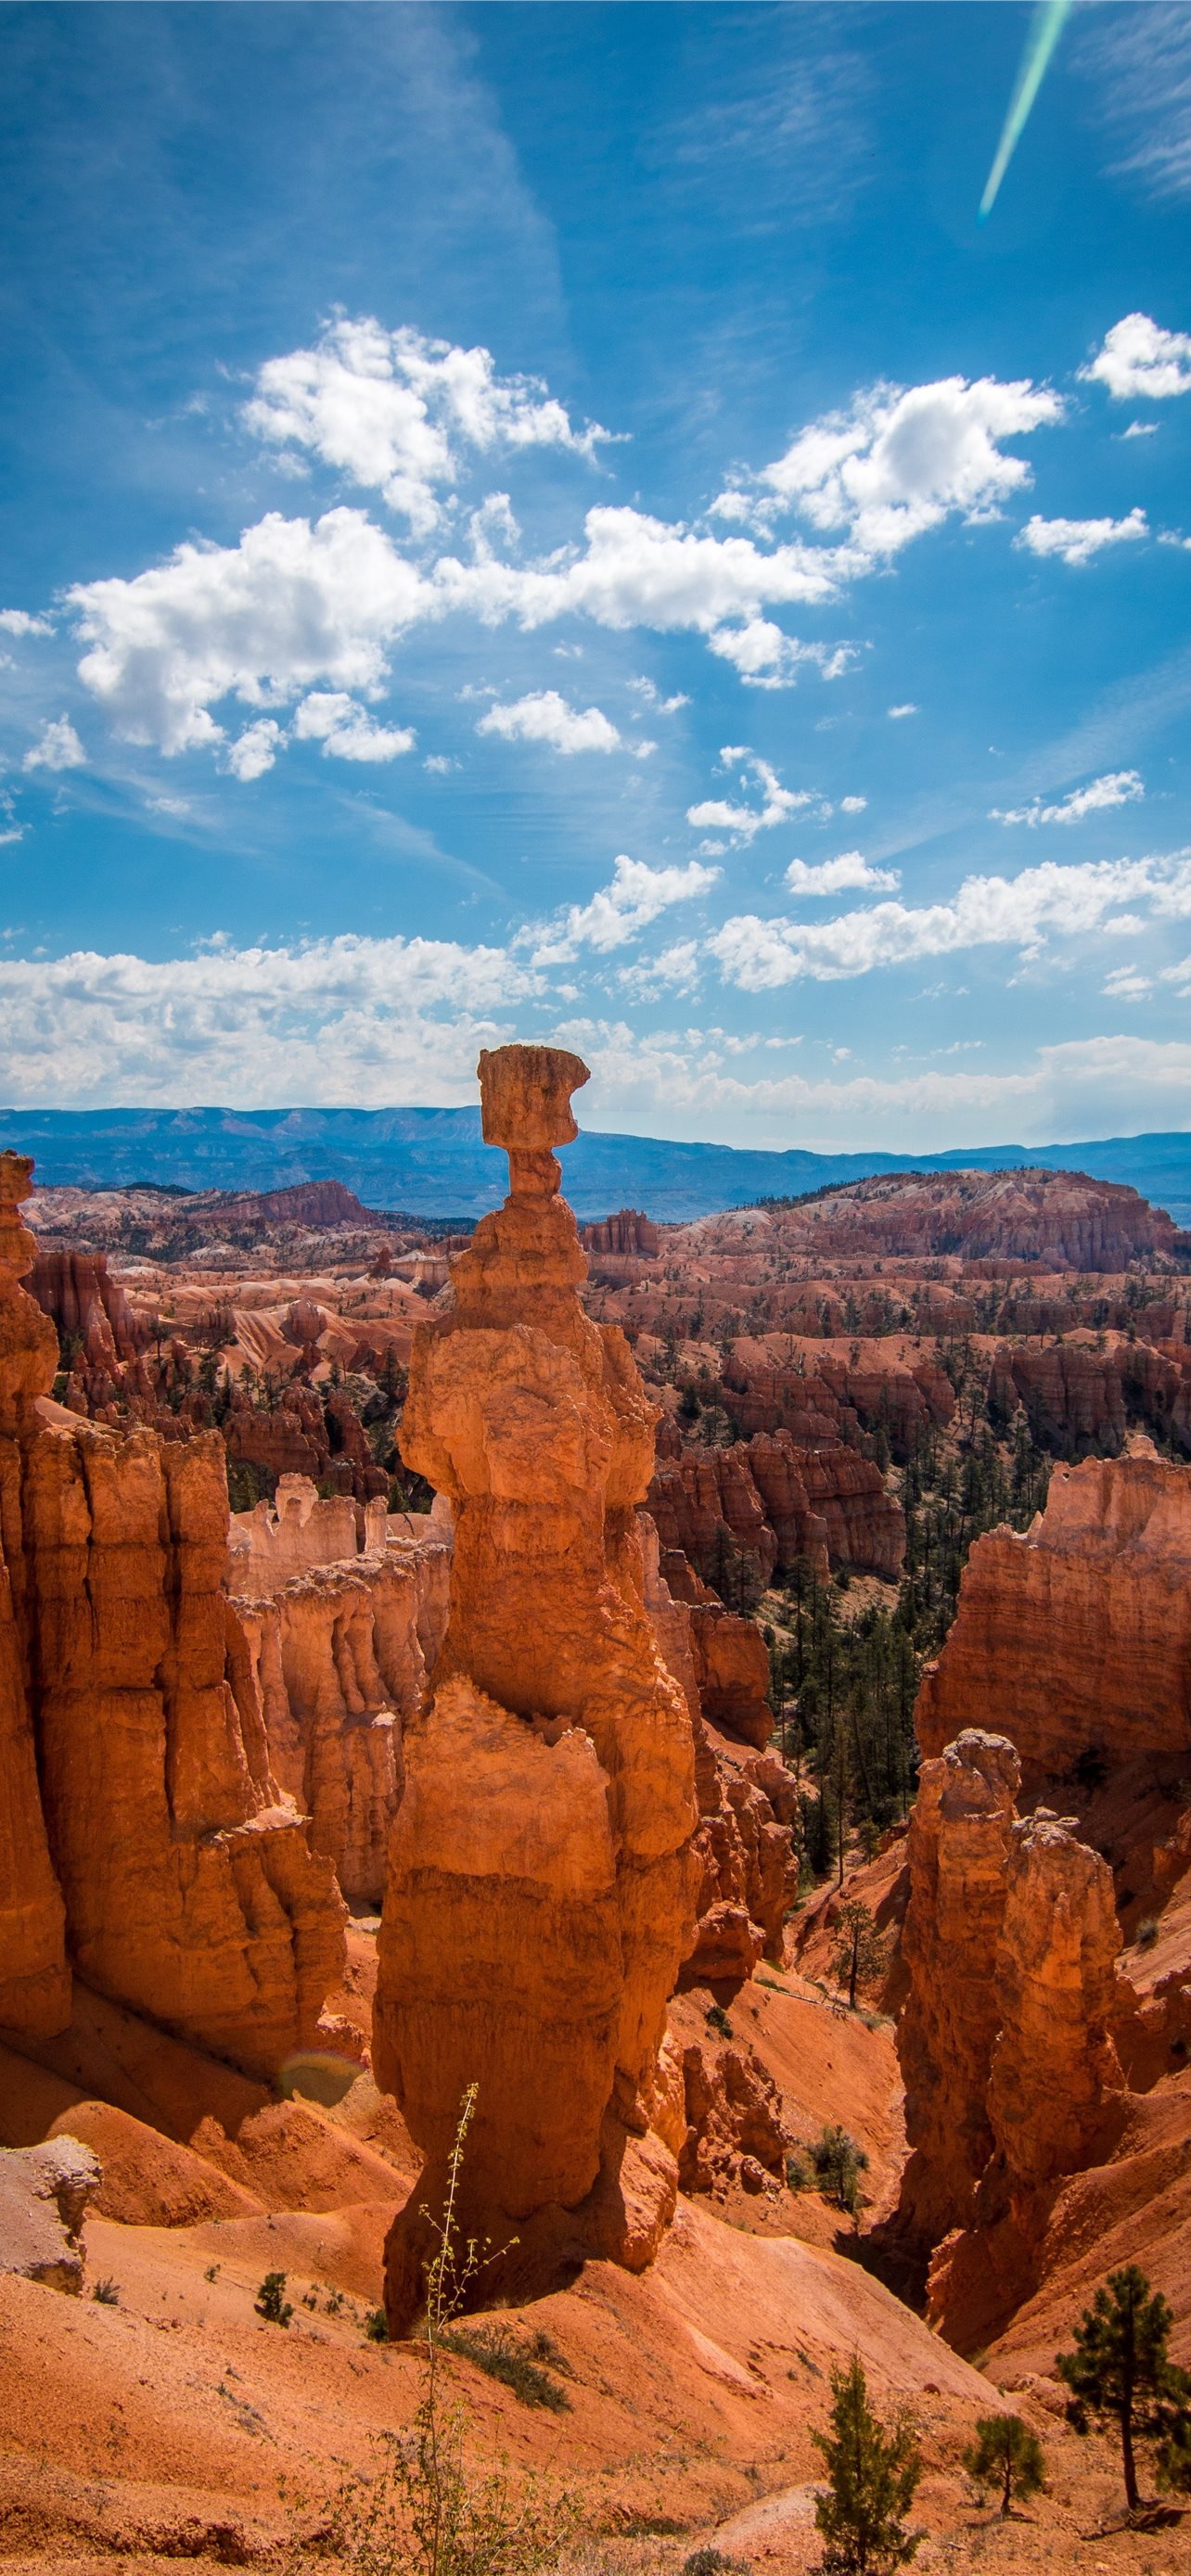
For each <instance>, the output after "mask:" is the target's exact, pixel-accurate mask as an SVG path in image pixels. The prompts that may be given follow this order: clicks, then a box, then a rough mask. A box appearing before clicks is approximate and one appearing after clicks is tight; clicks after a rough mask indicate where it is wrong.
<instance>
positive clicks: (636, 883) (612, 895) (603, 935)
mask: <svg viewBox="0 0 1191 2576" xmlns="http://www.w3.org/2000/svg"><path fill="white" fill-rule="evenodd" d="M719 874H720V871H719V869H718V868H704V867H700V865H699V862H698V860H697V859H691V860H689V861H688V862H687V865H686V866H685V867H670V868H651V867H648V866H647V865H646V863H645V861H644V859H630V858H626V857H624V856H623V855H622V856H621V857H620V858H618V859H617V861H616V864H615V867H614V869H613V873H612V883H611V885H608V886H602V887H601V888H600V891H599V893H598V894H594V895H593V896H592V898H591V901H590V903H584V904H578V903H572V904H570V905H568V907H567V909H566V911H565V912H562V913H559V914H558V915H557V917H556V919H555V920H554V921H553V922H552V923H550V924H548V925H547V924H542V923H538V924H536V925H535V924H532V923H531V924H527V926H526V928H525V929H524V930H522V931H519V933H518V936H517V942H516V944H517V946H519V947H523V946H524V947H528V946H530V945H532V947H533V964H534V965H535V967H542V966H558V965H565V964H566V962H567V961H568V959H570V958H572V957H574V956H576V955H577V953H578V951H579V949H580V948H594V949H597V950H600V951H602V952H603V951H607V950H608V949H612V948H623V947H624V946H625V945H626V943H627V942H628V941H629V940H630V939H632V938H634V937H635V936H636V934H637V932H638V931H640V930H647V929H648V927H649V925H650V923H651V922H653V921H656V920H657V919H658V916H659V914H660V913H663V912H666V911H668V909H669V907H670V905H671V904H675V903H690V902H691V901H692V900H693V898H694V897H695V896H697V895H701V894H706V893H707V892H708V890H709V888H710V887H711V886H713V885H715V884H716V883H717V881H718V878H719ZM655 971H656V970H655Z"/></svg>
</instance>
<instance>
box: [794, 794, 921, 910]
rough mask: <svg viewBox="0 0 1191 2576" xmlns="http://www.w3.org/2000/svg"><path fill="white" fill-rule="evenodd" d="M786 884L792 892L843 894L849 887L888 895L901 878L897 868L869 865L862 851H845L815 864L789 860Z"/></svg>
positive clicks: (806, 861)
mask: <svg viewBox="0 0 1191 2576" xmlns="http://www.w3.org/2000/svg"><path fill="white" fill-rule="evenodd" d="M863 801H864V800H863V798H861V799H860V802H861V803H863ZM786 884H787V885H788V886H789V889H790V892H791V894H815V895H820V894H844V893H846V892H847V890H848V888H849V887H850V886H862V887H864V888H865V889H866V890H867V891H869V892H870V893H873V894H888V893H890V892H891V891H892V889H893V888H894V887H895V886H899V885H900V884H901V878H900V876H899V874H898V872H897V869H896V868H874V867H870V865H869V862H868V860H867V859H866V858H865V856H864V854H863V851H861V850H844V851H843V852H842V853H841V855H840V857H839V858H838V859H823V860H821V861H820V862H819V864H818V865H817V866H812V865H811V864H810V862H809V861H808V860H806V859H791V861H790V864H789V867H788V868H787V870H786Z"/></svg>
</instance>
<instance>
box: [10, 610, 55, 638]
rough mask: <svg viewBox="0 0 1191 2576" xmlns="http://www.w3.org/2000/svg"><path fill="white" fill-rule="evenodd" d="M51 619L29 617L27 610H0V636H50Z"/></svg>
mask: <svg viewBox="0 0 1191 2576" xmlns="http://www.w3.org/2000/svg"><path fill="white" fill-rule="evenodd" d="M53 632H54V624H53V619H52V618H50V617H31V616H30V614H29V611H28V609H27V608H0V634H4V635H52V634H53Z"/></svg>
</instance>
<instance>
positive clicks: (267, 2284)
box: [256, 2272, 294, 2326]
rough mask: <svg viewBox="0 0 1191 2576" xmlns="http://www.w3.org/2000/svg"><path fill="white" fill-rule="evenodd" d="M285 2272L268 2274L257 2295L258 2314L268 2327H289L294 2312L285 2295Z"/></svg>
mask: <svg viewBox="0 0 1191 2576" xmlns="http://www.w3.org/2000/svg"><path fill="white" fill-rule="evenodd" d="M285 2279H286V2276H285V2274H284V2272H266V2274H265V2277H264V2280H263V2281H262V2282H261V2285H260V2288H259V2290H258V2291H257V2294H256V2313H257V2315H258V2317H263V2318H264V2320H265V2323H266V2325H271V2326H287V2325H288V2324H289V2321H290V2318H291V2317H292V2315H293V2313H294V2311H293V2306H292V2304H291V2302H290V2300H289V2299H287V2297H286V2295H285Z"/></svg>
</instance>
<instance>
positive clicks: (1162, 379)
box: [1079, 313, 1191, 402]
mask: <svg viewBox="0 0 1191 2576" xmlns="http://www.w3.org/2000/svg"><path fill="white" fill-rule="evenodd" d="M1079 372H1080V375H1081V376H1083V377H1084V378H1085V380H1086V381H1088V382H1089V383H1093V384H1102V385H1107V387H1108V390H1109V392H1110V394H1111V395H1112V396H1113V399H1114V401H1116V402H1133V401H1135V400H1136V399H1137V397H1138V395H1145V396H1146V397H1147V398H1148V400H1149V401H1150V402H1163V401H1165V400H1166V399H1167V398H1168V397H1169V396H1170V395H1171V394H1187V393H1191V331H1164V330H1163V329H1162V328H1161V326H1160V325H1159V324H1158V323H1157V322H1151V320H1150V317H1149V314H1148V313H1126V315H1125V317H1124V319H1123V321H1120V322H1114V323H1113V326H1112V329H1111V331H1107V332H1106V333H1105V335H1104V342H1103V345H1102V347H1101V348H1099V349H1098V350H1097V351H1096V355H1095V357H1094V358H1092V359H1091V360H1090V361H1089V363H1088V365H1087V366H1086V367H1081V368H1080V370H1079Z"/></svg>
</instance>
